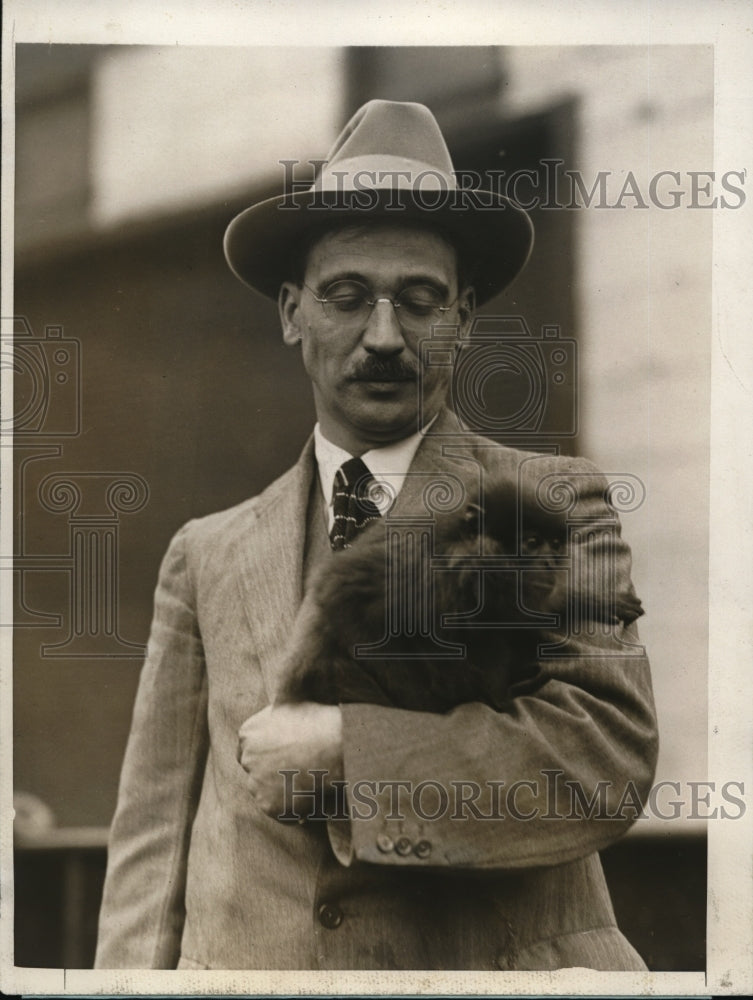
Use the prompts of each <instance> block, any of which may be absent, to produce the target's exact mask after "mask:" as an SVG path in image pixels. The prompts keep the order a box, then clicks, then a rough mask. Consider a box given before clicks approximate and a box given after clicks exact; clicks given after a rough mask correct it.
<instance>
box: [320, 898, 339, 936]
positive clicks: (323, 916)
mask: <svg viewBox="0 0 753 1000" xmlns="http://www.w3.org/2000/svg"><path fill="white" fill-rule="evenodd" d="M342 922H343V911H342V910H341V909H340V907H339V906H336V905H335V904H334V903H322V905H321V906H320V907H319V923H320V924H321V925H322V927H326V928H327V930H329V931H333V930H334V929H335V928H336V927H339V926H340V924H341V923H342Z"/></svg>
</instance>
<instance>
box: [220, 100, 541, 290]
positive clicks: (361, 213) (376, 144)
mask: <svg viewBox="0 0 753 1000" xmlns="http://www.w3.org/2000/svg"><path fill="white" fill-rule="evenodd" d="M369 221H382V222H385V221H387V222H393V221H394V222H398V223H399V222H411V223H417V222H420V223H422V224H425V225H428V226H433V227H436V228H437V229H439V230H440V231H442V232H444V233H445V234H446V235H447V236H448V237H449V238H450V239H451V241H452V242H453V243H454V245H455V246H456V248H457V250H458V253H459V255H460V257H461V260H462V262H463V268H464V271H467V272H468V273H469V275H470V276H471V280H472V282H473V285H474V287H475V290H476V300H477V302H479V303H483V302H486V301H487V300H488V299H490V298H492V296H494V295H496V294H497V292H500V291H502V289H503V288H505V287H506V286H507V285H509V284H510V282H511V281H512V280H513V279H514V278H515V276H516V275H517V274H518V273H519V272H520V271H521V269H522V268H523V266H524V265H525V263H526V261H527V259H528V256H529V254H530V252H531V247H532V246H533V225H532V223H531V220H530V218H529V217H528V215H527V213H526V212H524V211H523V209H522V208H520V206H518V205H516V204H515V203H514V202H513V201H511V200H510V199H509V198H505V197H503V196H502V195H500V194H497V193H496V192H493V191H484V190H470V189H465V188H459V187H458V185H457V182H456V178H455V174H454V171H453V166H452V160H451V159H450V154H449V151H448V149H447V144H446V143H445V141H444V137H443V135H442V133H441V131H440V129H439V125H438V124H437V121H436V119H435V118H434V115H433V114H432V113H431V111H430V110H429V109H428V108H427V107H425V106H424V105H423V104H414V103H407V102H406V103H403V102H398V101H381V100H374V101H369V102H368V103H367V104H364V105H363V107H362V108H360V109H359V110H358V111H357V112H356V113H355V114H354V115H353V117H352V118H351V120H350V121H349V122H348V124H347V125H346V126H345V128H344V129H343V131H342V132H341V133H340V135H339V136H338V138H337V140H336V141H335V144H334V146H333V147H332V149H331V150H330V152H329V155H328V157H327V160H326V161H325V162H324V164H323V166H322V168H321V169H320V171H319V173H318V175H317V177H316V179H315V181H314V184H313V185H312V186H311V187H310V188H308V189H306V190H304V191H292V192H285V193H284V194H282V195H279V196H277V197H275V198H269V199H267V200H266V201H262V202H259V203H258V204H256V205H252V206H251V207H250V208H247V209H246V210H245V211H243V212H241V213H240V214H239V215H237V216H236V217H235V218H234V219H233V220H232V222H231V223H230V225H229V226H228V228H227V230H226V232H225V239H224V250H225V257H226V259H227V262H228V264H229V265H230V268H231V270H232V271H233V273H234V274H235V275H236V276H237V277H238V278H240V280H241V281H243V282H244V283H245V284H247V285H249V286H250V287H251V288H253V289H255V290H256V291H259V292H261V293H262V294H263V295H267V296H269V297H271V298H276V297H277V294H278V291H279V288H280V285H281V284H282V282H283V281H286V280H290V279H291V278H292V277H293V274H292V263H291V261H292V256H291V255H292V254H293V253H294V252H295V251H296V249H297V248H298V249H300V247H301V246H302V241H303V240H305V239H306V236H307V234H310V233H311V231H312V230H314V231H315V230H316V229H317V228H318V227H329V226H331V225H336V224H359V225H363V224H365V223H368V222H369Z"/></svg>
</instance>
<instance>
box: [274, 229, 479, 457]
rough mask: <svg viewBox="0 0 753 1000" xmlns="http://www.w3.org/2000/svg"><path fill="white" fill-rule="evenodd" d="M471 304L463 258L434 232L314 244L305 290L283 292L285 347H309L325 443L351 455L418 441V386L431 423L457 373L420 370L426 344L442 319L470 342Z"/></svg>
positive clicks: (346, 233)
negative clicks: (369, 447) (462, 284)
mask: <svg viewBox="0 0 753 1000" xmlns="http://www.w3.org/2000/svg"><path fill="white" fill-rule="evenodd" d="M364 289H365V290H366V291H367V292H368V296H367V299H366V301H364ZM406 295H408V296H409V297H408V299H407V300H406ZM471 299H472V293H471V292H470V290H466V291H464V292H461V291H460V290H459V289H458V279H457V261H456V254H455V250H454V249H453V247H452V246H450V244H449V243H447V241H446V240H445V239H444V237H442V236H441V235H440V234H439V233H437V232H435V231H433V230H431V229H427V228H423V227H421V228H419V227H413V226H405V225H396V224H392V223H390V224H384V225H378V226H369V227H368V228H366V227H349V228H345V229H341V230H336V231H334V232H330V233H327V234H326V235H324V236H323V237H322V238H321V239H320V240H319V241H318V242H317V243H315V244H314V245H313V247H312V248H311V250H310V252H309V255H308V260H307V263H306V267H305V271H304V277H303V284H302V285H301V286H300V287H299V286H296V285H295V284H292V283H286V284H285V285H284V286H283V289H282V291H281V295H280V310H281V319H282V324H283V331H284V337H285V340H286V342H287V343H289V344H294V343H298V342H300V343H301V347H302V353H303V363H304V366H305V368H306V371H307V373H308V375H309V377H310V378H311V381H312V384H313V389H314V400H315V404H316V410H317V416H318V418H319V421H320V423H321V426H322V430H323V432H324V433H325V435H326V436H327V437H329V438H330V440H332V441H334V442H336V443H338V444H342V446H343V447H346V448H348V447H349V446H352V445H353V443H357V444H361V445H362V444H363V443H369V444H378V443H386V442H389V441H396V440H399V439H400V438H402V437H404V436H406V435H408V434H411V433H414V432H415V430H416V423H417V416H418V407H419V379H420V380H421V388H422V395H423V407H424V415H425V416H430V415H432V414H433V413H435V412H437V411H438V410H439V408H440V407H441V405H442V404H443V402H444V399H445V396H446V393H447V387H448V382H449V379H450V377H451V369H450V368H449V367H446V366H436V365H433V366H429V367H426V368H422V366H421V363H420V343H421V341H422V340H423V339H424V338H425V337H428V336H430V335H431V327H432V323H434V322H437V316H439V317H441V322H442V323H447V324H454V325H456V326H457V327H458V328H459V334H460V335H462V334H463V333H464V332H465V328H466V326H467V324H468V322H469V321H470V314H471V310H470V303H471ZM321 300H326V301H325V302H323V301H321ZM396 300H397V302H398V305H397V308H396V307H395V305H394V303H395V302H396ZM406 301H407V302H409V303H410V306H409V307H406V305H405V303H406ZM369 303H373V304H372V305H369ZM421 303H423V304H424V306H425V315H423V316H421V315H419V313H421ZM442 310H444V311H442ZM351 450H352V448H351Z"/></svg>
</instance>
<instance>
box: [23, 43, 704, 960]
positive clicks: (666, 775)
mask: <svg viewBox="0 0 753 1000" xmlns="http://www.w3.org/2000/svg"><path fill="white" fill-rule="evenodd" d="M16 87H17V90H16V220H15V239H16V282H15V305H14V315H15V316H16V317H17V319H16V328H17V337H18V343H19V344H21V345H22V346H23V351H22V352H21V353H20V354H19V355H17V359H16V407H15V409H16V432H17V435H16V443H17V447H16V479H15V490H16V504H17V507H16V509H17V511H18V512H19V515H18V517H17V537H16V543H15V554H16V557H17V558H16V573H15V578H16V596H17V607H16V623H17V625H19V627H18V628H17V630H16V632H15V636H16V639H15V653H14V655H15V674H14V697H15V709H14V713H15V715H14V718H15V730H16V731H15V787H16V789H17V790H19V791H20V792H23V793H26V794H27V795H29V796H32V798H29V799H26V800H25V809H24V810H23V812H22V811H21V810H19V814H20V816H21V819H23V821H24V824H25V825H23V824H21V825H20V828H19V834H18V852H17V865H16V901H17V905H16V944H17V952H16V963H17V964H19V965H41V966H44V965H52V966H56V965H62V964H66V965H68V966H86V965H87V964H88V963H89V962H90V961H91V958H92V954H93V940H94V933H95V927H96V912H97V907H98V901H99V891H100V888H101V876H102V872H103V866H104V846H103V845H104V840H105V837H106V828H107V825H108V823H109V821H110V818H111V816H112V812H113V809H114V806H115V800H116V792H117V780H118V773H119V768H120V763H121V760H122V755H123V750H124V747H125V741H126V738H127V733H128V728H129V722H130V712H131V707H132V703H133V698H134V694H135V690H136V684H137V680H138V674H139V669H140V658H139V654H140V650H141V647H142V646H143V644H144V643H145V642H146V636H147V632H148V627H149V620H150V615H151V598H152V592H153V587H154V583H155V580H156V574H157V569H158V565H159V561H160V559H161V556H162V554H163V553H164V550H165V548H166V546H167V543H168V540H169V538H170V537H171V535H172V534H173V533H174V531H175V530H176V529H177V528H178V527H179V526H180V525H181V524H182V523H183V522H184V521H186V520H187V519H188V518H190V517H194V516H200V515H202V514H205V513H208V512H210V511H213V510H217V509H219V508H222V507H226V506H229V505H231V504H234V503H236V502H238V501H240V500H242V499H244V498H246V497H248V496H250V495H252V494H254V493H256V492H258V491H259V490H260V489H262V488H263V487H264V486H265V485H266V484H267V483H268V482H270V481H271V480H272V479H273V478H274V477H275V476H276V475H278V474H279V473H280V472H282V471H284V469H286V468H287V467H288V466H289V465H290V464H291V463H292V462H293V461H294V460H295V458H296V457H297V454H298V452H299V450H300V448H301V446H302V443H303V441H304V440H305V438H306V436H307V434H308V432H309V430H310V428H311V425H312V423H313V404H312V401H311V395H310V389H309V386H308V382H307V379H306V378H305V375H304V373H303V371H302V369H301V368H300V365H299V363H298V361H297V359H296V358H294V357H293V356H292V355H291V354H289V353H288V352H287V351H286V350H285V349H284V348H283V345H282V343H281V338H280V336H279V331H278V324H277V316H276V307H275V306H274V304H273V303H271V302H268V301H266V300H264V299H262V298H260V297H258V296H256V295H255V294H254V293H252V292H250V291H249V290H247V289H245V288H244V287H242V286H241V285H240V283H239V282H237V281H236V280H235V279H234V278H233V277H232V275H231V274H230V272H229V270H228V269H227V267H226V265H225V263H224V259H223V256H222V251H221V242H222V235H223V232H224V229H225V227H226V225H227V223H228V221H229V220H230V219H231V218H232V216H233V215H234V214H235V213H236V212H237V211H238V210H240V209H241V208H243V207H245V206H246V205H248V204H250V203H252V202H254V201H257V200H259V199H261V198H263V197H266V196H270V195H272V194H275V193H277V192H278V191H279V190H281V187H282V182H283V171H282V168H281V166H280V165H279V161H280V160H293V159H297V160H300V161H302V162H301V166H300V172H299V171H298V168H296V178H301V177H304V176H306V161H308V160H310V159H317V158H319V159H321V158H322V157H323V156H324V155H325V153H326V150H327V148H328V146H329V145H330V143H331V142H332V140H333V139H334V138H335V136H336V135H337V133H338V132H339V130H340V128H341V127H342V125H343V124H344V122H345V121H346V120H347V118H348V117H349V116H350V115H351V114H352V112H353V111H354V110H355V109H356V108H357V107H358V106H359V105H360V104H361V103H363V102H364V101H365V100H368V99H370V98H372V97H382V98H391V99H401V100H417V101H422V102H424V103H426V104H428V105H429V106H430V107H431V108H432V110H433V111H434V113H435V114H436V116H437V118H438V120H439V122H440V124H441V125H442V127H443V129H444V131H445V135H446V136H447V139H448V143H449V145H450V148H451V152H452V154H453V159H454V162H455V166H456V168H457V169H458V170H469V171H471V170H472V171H476V172H477V173H479V174H482V175H485V176H486V177H487V180H488V179H489V178H490V177H491V178H494V177H496V178H499V176H500V175H499V171H505V176H506V177H508V178H509V176H510V175H511V174H513V173H514V172H515V171H519V170H529V171H534V172H538V177H539V179H541V178H543V177H544V176H545V174H544V172H545V170H546V169H549V170H551V171H554V172H558V173H559V174H560V175H561V173H562V171H564V170H571V171H578V172H579V175H580V176H581V177H582V178H583V181H584V183H585V184H586V188H587V189H588V190H590V189H591V188H592V186H593V185H594V184H595V183H596V184H597V189H596V190H597V194H596V196H595V197H594V198H593V199H592V204H591V207H588V208H586V207H582V208H578V207H570V208H562V207H560V208H559V209H557V210H554V206H553V205H552V204H549V205H548V206H547V205H544V206H540V207H538V208H535V209H534V210H533V211H532V215H533V218H534V222H535V225H536V230H537V242H536V247H535V250H534V255H533V258H532V261H531V264H530V266H529V268H528V269H527V270H526V272H525V273H524V275H523V276H522V277H521V278H520V279H519V280H518V282H517V283H516V284H515V285H514V286H513V287H512V288H511V289H510V290H508V292H507V293H505V294H504V295H502V296H500V297H498V298H497V299H495V300H494V301H493V302H491V303H489V304H488V306H487V307H486V308H485V309H484V313H485V314H486V315H488V316H500V315H516V316H522V317H524V319H525V321H526V323H527V324H528V327H529V330H530V331H531V332H532V335H533V336H538V335H540V331H541V330H542V327H558V328H559V335H560V337H561V338H565V339H567V340H568V341H570V340H571V341H574V343H575V347H574V348H573V349H572V350H573V351H575V352H577V369H576V368H575V367H573V368H572V369H571V371H570V374H571V376H572V380H571V382H570V387H571V389H572V393H571V395H572V399H573V400H574V401H575V402H576V404H577V414H576V416H577V419H575V420H574V419H573V415H572V414H571V413H569V411H568V407H567V405H566V402H565V403H562V402H561V401H560V402H559V403H556V404H552V409H551V412H549V413H547V415H546V420H545V421H544V423H545V429H546V431H547V433H548V435H549V438H548V440H550V441H551V442H553V445H552V446H558V447H560V448H561V449H562V450H565V451H577V452H579V453H581V454H584V455H587V456H588V457H590V458H591V459H593V460H594V461H595V462H596V463H597V464H598V465H599V466H601V468H603V469H604V470H605V471H606V472H608V473H610V474H613V475H615V476H617V477H618V476H619V475H620V474H625V473H630V474H632V475H633V476H636V477H638V478H639V479H640V481H641V482H642V483H643V484H644V486H645V490H646V499H645V501H644V502H643V503H642V504H640V505H639V506H637V509H635V510H634V511H632V512H628V513H626V514H624V516H623V524H624V530H625V533H626V535H627V537H628V540H629V541H630V543H631V545H632V548H633V553H634V579H635V582H636V586H637V589H638V592H639V594H640V596H641V597H642V599H643V602H644V605H645V607H646V608H647V615H646V617H645V619H643V620H642V623H641V626H642V627H641V637H642V639H643V641H645V643H646V645H647V646H648V649H649V652H650V654H651V659H652V664H653V669H654V678H655V690H656V699H657V705H658V711H659V719H660V727H661V734H662V750H661V760H660V767H659V773H658V775H657V780H668V781H673V782H678V783H679V784H680V786H681V794H680V795H679V796H674V797H675V798H678V799H687V793H686V790H687V787H688V786H687V783H688V782H689V781H702V780H703V779H704V778H705V775H706V658H707V578H708V557H707V525H708V482H709V418H708V413H709V354H710V342H709V341H710V292H711V280H710V275H711V213H710V212H705V211H700V210H691V209H689V207H688V205H689V202H690V200H691V198H692V196H693V192H692V190H691V184H692V180H691V177H690V174H689V172H691V171H706V170H710V169H711V165H712V162H713V161H712V152H713V150H712V129H713V66H712V54H711V49H710V48H706V47H700V46H699V47H652V48H650V49H649V48H643V47H637V46H631V47H624V48H623V47H620V48H617V47H608V48H607V47H578V48H536V47H530V48H525V49H523V48H514V49H513V48H500V47H488V48H468V47H466V48H407V47H406V48H374V49H369V48H353V49H341V48H339V49H334V48H333V49H317V48H296V49H285V48H252V49H241V48H224V49H213V48H185V47H180V48H178V47H174V48H156V47H155V48H153V47H133V46H122V47H118V46H113V47H100V46H43V45H20V46H17V48H16ZM546 164H549V167H548V168H546V167H545V166H542V165H546ZM663 170H671V171H676V172H678V173H679V174H680V177H679V178H678V180H679V183H678V182H675V181H674V179H669V183H668V184H667V178H665V179H664V183H663V184H662V187H661V189H660V191H661V197H662V198H664V199H666V201H668V202H671V201H672V199H671V198H670V197H669V196H668V195H667V194H666V192H667V191H668V190H669V189H670V188H671V189H672V190H676V191H678V192H679V193H680V194H681V195H682V199H683V200H682V203H681V204H679V205H678V206H677V207H676V208H674V209H671V210H669V209H665V208H660V207H657V205H655V204H653V203H651V202H650V201H649V199H648V196H647V192H648V190H649V184H650V180H651V178H652V177H654V176H655V175H656V174H658V172H659V171H663ZM309 172H310V168H309ZM495 172H496V173H495ZM600 172H607V174H608V176H607V179H606V181H605V182H604V183H606V185H607V187H606V193H607V198H606V201H607V202H608V203H609V204H614V203H615V202H618V201H620V202H621V205H620V207H616V208H614V207H613V208H608V207H606V205H605V204H604V201H603V200H602V201H601V203H600V202H599V193H598V192H599V189H598V183H601V182H599V181H598V175H599V173H600ZM631 172H632V175H633V177H634V180H635V185H634V186H633V187H632V188H630V180H629V178H628V174H630V173H631ZM550 177H551V175H550ZM497 183H498V181H497ZM626 183H627V184H628V191H630V190H635V186H636V185H637V189H638V196H637V197H636V196H630V194H629V193H628V195H627V196H624V197H623V198H622V199H620V198H619V196H620V193H621V192H622V191H623V188H624V185H625V184H626ZM533 184H534V182H533V180H532V179H531V177H530V176H529V178H528V180H526V178H525V177H522V181H521V183H520V184H519V186H518V188H517V191H516V193H517V194H518V196H519V198H520V199H521V200H522V201H525V200H527V199H528V198H529V197H530V196H531V194H532V193H534V192H533ZM527 185H528V186H527ZM538 194H539V195H540V196H542V198H543V200H546V197H547V195H548V197H549V198H550V200H551V198H552V197H553V192H552V190H551V188H549V189H548V190H547V191H545V190H543V188H542V187H541V186H539V190H538ZM696 194H697V191H696ZM560 200H561V202H562V201H564V202H565V203H566V202H569V201H571V195H570V189H569V188H566V189H565V191H564V192H563V193H561V195H560ZM641 201H644V202H645V204H643V205H642V204H641ZM573 356H575V355H573ZM518 388H519V387H518ZM506 391H508V392H509V393H510V395H508V396H506V395H505V392H506ZM515 391H517V390H516V388H515V386H514V385H513V386H508V388H507V390H505V387H504V385H502V384H501V383H500V385H499V386H498V387H497V395H498V396H499V398H500V399H501V400H502V404H501V405H503V406H504V400H505V399H506V398H507V399H510V398H513V397H514V393H515ZM40 393H41V396H43V397H44V398H43V399H41V398H38V397H40ZM514 436H515V435H513V437H514ZM118 483H120V484H121V485H120V486H118V485H117V484H118ZM71 484H73V485H72V486H71ZM123 484H125V485H123ZM113 490H115V492H116V493H117V491H118V490H120V493H119V494H118V496H117V497H115V499H113V498H114V496H115V494H114V493H113V492H112V491H113ZM66 491H67V492H66ZM108 491H109V492H108ZM82 565H83V566H85V568H86V572H82V570H81V567H82ZM93 580H94V581H95V583H94V584H93V583H92V581H93ZM87 588H88V589H87ZM103 595H104V596H103ZM672 797H673V796H671V795H670V796H669V798H672ZM666 800H667V797H666V796H665V797H664V799H662V802H666ZM42 803H43V804H44V805H45V806H46V807H47V809H48V810H49V812H47V813H45V812H44V810H43V808H42V805H41V804H42ZM665 808H666V809H667V811H668V812H669V813H671V811H672V810H671V808H669V807H667V806H665ZM698 811H699V810H696V812H698ZM687 815H688V807H687V803H686V808H685V809H684V818H682V819H675V820H672V821H669V820H668V821H666V822H661V821H660V820H659V819H658V818H657V817H656V816H653V817H652V818H650V819H645V820H641V821H640V822H639V823H638V824H637V825H636V827H635V828H634V831H633V832H631V834H630V835H629V836H628V837H627V838H626V839H625V841H623V842H622V843H621V844H618V845H616V846H615V847H613V848H611V849H610V850H609V851H608V852H605V856H604V862H605V868H606V870H607V873H608V876H609V878H610V884H611V886H612V892H613V896H614V901H615V907H616V909H617V912H618V918H619V920H620V922H621V924H622V926H623V929H624V930H625V931H626V933H627V934H628V936H629V937H630V938H631V940H632V941H633V942H634V944H635V945H636V946H637V947H638V948H639V950H640V951H641V952H642V953H643V955H644V957H645V958H646V960H647V962H648V964H649V966H650V967H651V968H653V969H659V970H665V969H666V970H669V969H687V970H691V969H700V968H702V967H703V963H704V952H705V945H704V935H705V906H706V897H705V887H706V883H705V835H704V824H703V822H702V821H701V820H693V819H688V818H687ZM701 815H703V813H701Z"/></svg>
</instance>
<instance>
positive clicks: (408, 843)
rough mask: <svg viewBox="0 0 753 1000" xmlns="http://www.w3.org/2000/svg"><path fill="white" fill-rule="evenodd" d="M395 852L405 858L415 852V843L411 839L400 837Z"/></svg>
mask: <svg viewBox="0 0 753 1000" xmlns="http://www.w3.org/2000/svg"><path fill="white" fill-rule="evenodd" d="M395 850H396V851H397V853H398V854H399V855H400V856H401V857H403V858H404V857H406V856H407V855H408V854H410V852H411V851H412V850H413V841H412V840H411V839H410V837H398V838H397V840H396V841H395Z"/></svg>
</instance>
